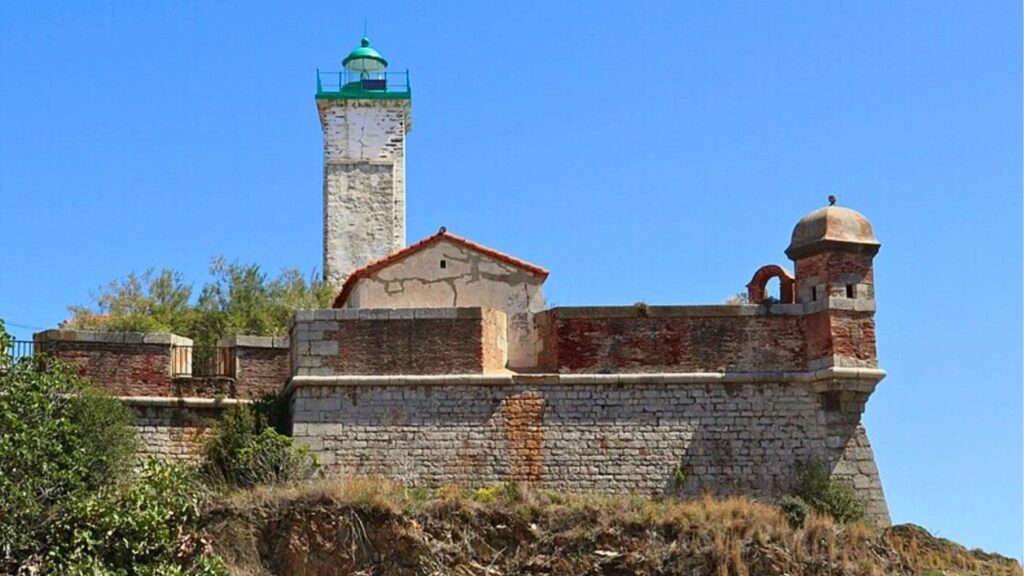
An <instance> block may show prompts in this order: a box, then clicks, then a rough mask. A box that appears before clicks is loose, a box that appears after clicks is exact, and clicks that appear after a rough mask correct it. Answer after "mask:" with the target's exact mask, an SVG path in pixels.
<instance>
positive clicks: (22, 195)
mask: <svg viewBox="0 0 1024 576" xmlns="http://www.w3.org/2000/svg"><path fill="white" fill-rule="evenodd" d="M364 19H367V20H368V22H369V33H370V36H371V38H372V39H373V42H374V46H376V47H377V48H379V49H380V50H381V51H382V52H383V53H384V54H385V56H387V57H388V58H389V59H390V61H391V63H392V69H404V68H406V67H407V68H408V69H410V70H411V74H412V85H413V92H414V99H413V115H414V129H413V131H412V133H411V134H410V135H409V141H408V172H407V174H408V194H409V200H408V229H409V239H410V241H413V240H415V239H418V238H420V237H423V236H426V235H428V234H430V233H432V232H434V231H436V230H437V228H438V227H439V226H441V225H445V226H447V227H448V228H449V229H450V230H452V231H453V232H456V233H458V234H461V235H464V236H467V237H470V238H473V239H475V240H477V241H480V242H482V243H485V244H488V245H491V246H493V247H495V248H498V249H501V250H504V251H507V252H510V253H512V254H514V255H517V256H520V257H522V258H525V259H527V260H530V261H533V262H536V263H538V264H540V265H543V266H546V267H548V268H549V269H550V270H551V271H552V273H551V277H550V279H549V281H548V283H547V291H548V296H549V300H550V301H551V302H552V303H554V304H556V305H582V304H629V303H632V302H635V301H637V300H644V301H647V302H649V303H652V304H691V303H718V302H721V301H722V300H723V299H724V298H725V297H727V296H728V295H730V294H734V293H736V292H739V291H741V290H743V287H744V285H745V284H746V282H747V281H748V280H749V279H750V276H751V274H752V273H753V272H754V270H755V269H757V268H758V267H759V266H760V265H762V264H765V263H770V262H774V263H780V264H784V265H787V266H791V263H789V262H788V261H787V260H786V258H785V255H784V254H783V250H784V249H785V247H786V245H787V243H788V240H789V234H790V232H791V230H792V227H793V225H794V224H795V223H796V221H797V220H798V219H799V218H800V217H801V216H803V215H804V214H806V213H807V212H810V211H811V210H813V209H815V208H818V207H820V206H822V205H824V204H825V199H826V197H827V196H828V195H829V194H835V195H837V196H838V197H839V202H840V204H842V205H846V206H849V207H852V208H855V209H857V210H859V211H861V212H863V213H864V214H865V215H867V216H868V217H869V218H870V219H871V221H872V222H873V224H874V226H875V231H876V234H877V235H878V237H879V239H880V240H881V242H882V244H883V247H882V250H881V252H880V253H879V255H878V258H877V259H876V291H877V298H878V318H877V321H878V340H879V356H880V359H881V363H882V366H883V367H884V368H886V369H887V370H888V371H889V376H888V378H886V380H884V381H883V382H882V383H881V385H880V386H879V388H878V390H877V392H876V393H875V395H874V396H873V397H872V399H871V401H870V402H869V404H868V408H867V413H866V415H865V422H866V425H867V427H868V432H869V435H870V437H871V440H872V442H873V444H874V447H875V454H876V456H877V459H878V464H879V467H880V469H881V473H882V480H883V484H884V487H885V491H886V493H887V496H888V498H889V505H890V507H891V510H892V516H893V519H894V521H896V522H913V523H916V524H920V525H923V526H925V527H927V528H929V529H930V530H932V531H933V532H936V533H938V534H940V535H942V536H945V537H949V538H953V539H955V540H958V541H960V542H962V543H964V544H965V545H968V546H972V547H974V546H979V547H983V548H986V549H990V550H996V551H999V552H1002V553H1004V554H1007V555H1012V556H1016V557H1018V558H1019V557H1020V556H1021V554H1022V551H1021V542H1022V538H1024V536H1022V531H1021V522H1022V518H1021V516H1022V512H1021V510H1022V506H1024V504H1022V497H1021V479H1022V458H1021V454H1022V442H1021V438H1022V428H1021V426H1022V424H1021V422H1022V414H1021V405H1022V394H1021V390H1022V386H1021V377H1022V365H1021V355H1022V338H1021V318H1022V306H1021V302H1022V294H1021V279H1022V269H1021V267H1022V254H1021V251H1022V250H1021V247H1022V231H1021V222H1022V218H1021V213H1022V206H1021V174H1022V161H1021V158H1022V146H1021V123H1022V118H1021V48H1022V47H1021V7H1020V3H1019V2H1011V1H1004V2H995V1H977V2H953V1H942V2H936V1H934V0H928V1H920V2H912V1H902V2H890V1H858V2H818V1H810V0H808V1H804V2H795V1H794V2H759V3H755V2H714V3H711V2H623V3H599V2H588V3H582V2H580V3H570V2H524V1H519V2H515V3H506V4H503V5H501V6H497V5H494V4H493V3H486V8H485V7H483V4H481V3H473V2H455V1H452V2H444V3H425V2H407V3H403V2H387V3H370V2H363V3H359V4H358V5H356V4H355V3H342V2H323V3H303V2H294V3H246V4H242V3H235V4H234V5H230V4H229V3H224V2H174V3H170V2H164V3H157V2H138V3H124V2H94V3H87V2H76V3H52V2H3V3H0V200H2V203H0V243H2V249H0V262H2V273H0V318H3V319H5V320H7V322H8V326H9V327H11V328H13V331H14V333H15V334H16V335H18V336H20V337H29V336H30V335H31V332H33V331H34V330H36V329H39V328H44V327H52V326H54V325H56V323H57V322H58V321H60V320H61V319H62V318H64V317H65V315H66V312H65V307H66V306H67V305H69V304H76V303H88V302H89V301H90V294H92V293H95V292H96V290H97V289H98V288H99V287H100V286H101V285H103V284H105V283H106V282H107V281H109V280H111V279H113V278H116V277H120V276H122V275H123V274H125V273H126V272H128V271H131V270H143V269H145V268H147V267H150V266H157V267H172V268H176V269H179V270H181V271H183V272H184V273H185V274H186V275H187V276H188V277H189V278H190V279H192V280H194V281H195V282H196V283H198V284H201V283H202V281H203V280H204V279H205V271H206V268H207V266H208V264H209V261H210V259H211V258H212V257H214V256H217V255H224V256H226V257H227V258H229V259H239V260H242V261H250V262H257V263H259V264H261V265H262V266H263V267H265V269H267V270H269V271H272V272H273V271H277V270H279V269H281V268H283V267H299V268H301V269H303V270H306V271H312V270H313V269H314V267H318V266H319V265H320V258H321V246H320V243H321V220H320V218H321V142H320V128H319V124H318V120H317V115H316V109H315V106H314V102H313V93H314V89H315V70H316V68H318V67H319V68H322V69H329V70H334V69H338V68H339V67H340V61H341V59H342V58H343V57H344V55H345V54H346V53H347V52H348V51H349V50H350V49H351V48H353V47H354V46H355V45H357V43H358V39H359V36H360V35H361V34H362V31H363V22H364Z"/></svg>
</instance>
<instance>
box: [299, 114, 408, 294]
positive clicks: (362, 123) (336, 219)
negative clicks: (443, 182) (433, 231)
mask: <svg viewBox="0 0 1024 576" xmlns="http://www.w3.org/2000/svg"><path fill="white" fill-rule="evenodd" d="M317 108H318V109H319V112H320V125H321V127H322V128H323V134H324V277H325V279H326V280H327V281H328V282H329V283H330V284H331V285H332V286H335V287H340V286H341V284H342V283H343V282H344V280H345V278H346V277H347V276H348V275H349V274H350V273H351V272H352V271H353V270H355V269H356V268H359V267H360V266H363V265H364V264H366V263H367V262H370V261H372V260H375V259H377V258H381V257H384V256H387V255H388V254H390V253H392V252H394V251H396V250H399V249H401V248H403V247H404V246H405V135H406V133H408V132H409V130H410V129H411V128H412V125H411V116H410V111H411V106H410V101H409V100H408V99H360V98H345V99H328V98H319V97H318V98H317Z"/></svg>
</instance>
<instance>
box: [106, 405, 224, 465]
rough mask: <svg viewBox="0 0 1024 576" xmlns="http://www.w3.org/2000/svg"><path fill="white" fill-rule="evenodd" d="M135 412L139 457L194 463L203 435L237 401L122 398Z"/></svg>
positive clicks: (198, 453)
mask: <svg viewBox="0 0 1024 576" xmlns="http://www.w3.org/2000/svg"><path fill="white" fill-rule="evenodd" d="M124 401H125V402H126V403H127V404H128V405H129V406H130V407H131V408H132V410H133V411H134V412H135V427H136V429H137V430H138V434H139V452H138V454H139V456H140V457H143V458H146V457H150V456H154V457H159V458H166V459H169V460H180V461H188V462H194V461H197V460H198V459H199V458H200V456H201V442H202V439H203V435H204V434H205V433H206V431H207V429H209V427H210V423H211V422H212V421H214V420H216V419H217V418H218V417H219V416H220V413H221V412H222V411H224V410H225V409H226V408H227V407H228V406H231V405H234V404H236V403H237V402H236V401H234V400H230V399H228V400H220V401H216V400H211V399H208V398H152V397H134V398H124Z"/></svg>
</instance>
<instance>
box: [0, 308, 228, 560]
mask: <svg viewBox="0 0 1024 576" xmlns="http://www.w3.org/2000/svg"><path fill="white" fill-rule="evenodd" d="M9 343H10V337H9V336H8V335H7V333H6V331H5V330H4V328H3V322H2V321H0V574H20V573H29V574H33V573H41V574H61V575H64V574H72V575H75V574H83V575H84V574H90V575H96V574H100V575H108V574H109V575H122V574H123V575H126V576H127V575H136V574H153V575H156V574H161V575H163V574H166V575H173V574H182V575H185V574H191V575H196V576H211V575H213V574H219V573H223V571H220V572H218V571H217V570H218V564H217V562H216V560H215V559H213V558H212V557H207V556H206V555H204V554H201V553H200V552H201V551H202V548H201V547H198V546H196V545H195V539H194V538H193V537H191V536H189V535H190V534H191V533H192V532H191V531H190V523H191V522H192V521H193V520H194V514H195V510H196V506H197V498H198V495H199V494H201V493H200V492H193V486H194V483H190V482H186V481H184V475H185V474H186V473H185V472H184V471H183V470H182V469H180V468H175V467H171V466H159V465H150V466H148V467H147V468H146V469H145V471H144V472H143V473H142V475H141V477H139V476H136V474H135V471H134V469H133V464H134V463H135V462H136V460H135V457H134V454H135V451H136V447H137V444H136V439H135V429H134V427H133V426H132V420H133V416H132V413H131V410H130V409H129V408H128V407H127V406H125V405H124V404H123V403H122V402H120V401H119V400H117V399H116V398H113V397H110V396H108V395H106V394H104V393H102V392H101V391H99V390H97V389H96V388H94V387H93V386H92V385H91V384H89V383H88V382H87V381H85V380H82V379H80V378H79V377H78V376H77V375H76V374H75V372H74V370H73V369H71V368H69V367H68V366H66V365H63V364H61V363H59V362H55V361H53V360H48V359H44V361H42V362H40V361H39V359H31V358H23V359H20V360H15V359H13V358H12V357H11V356H10V355H9V350H10V347H9ZM168 550H170V552H168ZM186 552H188V553H186Z"/></svg>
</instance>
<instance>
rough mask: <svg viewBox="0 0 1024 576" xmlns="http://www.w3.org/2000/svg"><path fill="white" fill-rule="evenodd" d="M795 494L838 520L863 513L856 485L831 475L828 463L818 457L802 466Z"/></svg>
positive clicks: (855, 517) (848, 519)
mask: <svg viewBox="0 0 1024 576" xmlns="http://www.w3.org/2000/svg"><path fill="white" fill-rule="evenodd" d="M796 495H797V496H799V497H800V498H802V499H803V500H804V501H805V502H806V503H807V504H809V505H810V506H811V508H813V509H814V510H815V511H816V512H818V513H819V514H827V515H829V516H831V517H832V518H834V519H835V520H837V521H839V522H844V523H845V522H854V521H857V520H860V519H862V518H863V517H864V503H863V502H861V501H860V499H859V498H857V493H856V492H855V491H854V489H853V486H852V485H851V484H850V483H849V482H847V481H845V480H837V479H834V478H832V476H831V472H830V470H829V468H828V466H826V465H825V463H824V462H822V461H821V460H817V459H811V460H808V461H807V462H806V463H804V464H803V466H801V467H800V471H799V475H798V476H797V485H796Z"/></svg>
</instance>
